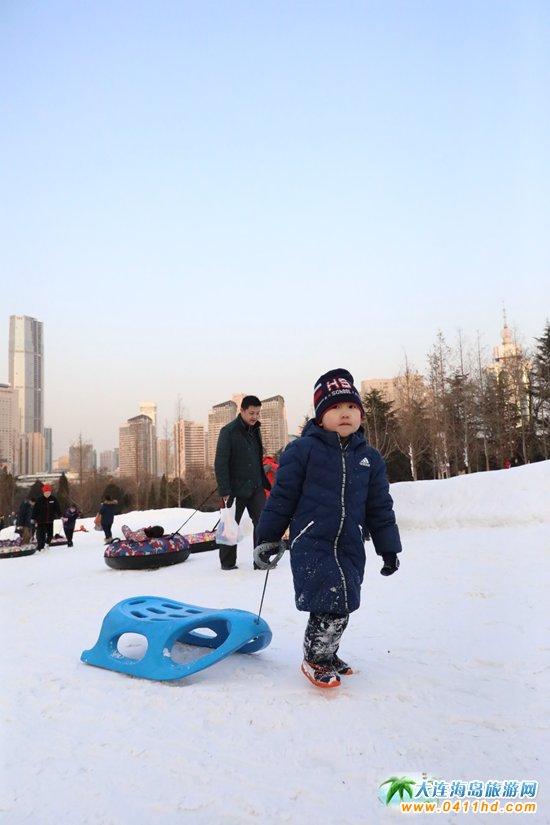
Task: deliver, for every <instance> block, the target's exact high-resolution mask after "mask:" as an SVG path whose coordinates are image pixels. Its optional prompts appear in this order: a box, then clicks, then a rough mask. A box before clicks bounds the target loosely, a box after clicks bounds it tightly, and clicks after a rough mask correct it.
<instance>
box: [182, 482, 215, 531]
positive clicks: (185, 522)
mask: <svg viewBox="0 0 550 825" xmlns="http://www.w3.org/2000/svg"><path fill="white" fill-rule="evenodd" d="M217 489H218V488H217V487H214V489H213V490H212V492H211V493H208V495H207V496H206V498H205V499H204V501H201V503H200V504H199V506H198V507H197V509H196V510H194V511H193V512H192V513H191V515H190V516H189V518H187V519H185V521H184V522H183V524H180V526H179V527H178V529H177V530H174V532H173V533H172V535H171V536H170V538H171V539H173V538H174V536H175V535H176V533H179V531H180V530H181V528H182V527H185V525H186V524H187V522H188V521H191V519H192V518H193V516H194V515H195V513H198V512H199V510H200V509H201V507H202V506H203V504H206V502H207V501H208V499H209V498H212V496H213V495H214V493H215V492H216V490H217ZM216 526H217V525H216Z"/></svg>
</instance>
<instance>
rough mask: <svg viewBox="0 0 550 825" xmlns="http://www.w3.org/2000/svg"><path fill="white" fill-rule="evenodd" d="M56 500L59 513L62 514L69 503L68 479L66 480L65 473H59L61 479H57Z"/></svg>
mask: <svg viewBox="0 0 550 825" xmlns="http://www.w3.org/2000/svg"><path fill="white" fill-rule="evenodd" d="M57 498H58V501H59V506H60V508H61V512H62V513H64V512H65V510H66V509H67V507H68V506H69V502H70V501H71V492H70V487H69V479H68V478H67V476H66V475H65V473H61V478H60V479H59V484H58V487H57Z"/></svg>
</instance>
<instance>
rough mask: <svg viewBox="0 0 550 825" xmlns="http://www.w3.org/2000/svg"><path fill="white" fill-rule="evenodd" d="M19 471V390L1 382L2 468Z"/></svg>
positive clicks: (0, 466)
mask: <svg viewBox="0 0 550 825" xmlns="http://www.w3.org/2000/svg"><path fill="white" fill-rule="evenodd" d="M2 467H6V469H7V471H8V473H12V474H13V475H17V473H18V472H19V404H18V400H17V390H14V389H13V388H12V387H10V385H9V384H0V469H1V468H2Z"/></svg>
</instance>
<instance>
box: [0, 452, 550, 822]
mask: <svg viewBox="0 0 550 825" xmlns="http://www.w3.org/2000/svg"><path fill="white" fill-rule="evenodd" d="M392 493H393V495H394V498H395V501H396V512H397V516H398V520H399V522H400V524H401V527H402V538H403V545H404V552H403V554H402V559H401V561H402V564H401V568H400V570H399V571H398V573H397V574H396V575H394V576H392V577H390V578H388V579H385V578H384V577H382V576H380V575H379V569H380V566H381V565H380V561H379V559H378V558H377V557H376V555H375V553H374V550H373V548H372V545H371V544H367V545H366V547H367V571H366V576H365V582H364V585H363V604H362V607H361V609H360V610H359V611H358V612H357V613H354V614H353V615H352V617H351V620H350V624H349V628H348V630H347V631H346V633H345V635H344V640H343V643H342V649H341V654H342V657H343V658H345V659H346V660H348V661H351V662H352V663H353V664H354V666H355V667H356V668H357V671H358V672H357V673H356V675H354V676H353V677H349V678H347V679H346V680H345V681H344V683H343V685H342V687H341V688H339V689H338V690H337V691H327V692H322V691H320V690H318V689H315V688H314V687H312V686H311V685H310V684H309V683H308V682H307V681H306V680H305V679H304V677H303V676H302V675H301V674H300V672H299V666H300V661H301V638H302V633H303V629H304V625H305V621H306V614H303V613H299V612H297V611H296V609H295V607H294V600H293V591H292V581H291V575H290V568H289V561H288V557H284V558H283V560H282V561H281V563H280V564H279V567H278V568H277V570H275V571H273V572H272V573H271V574H270V576H269V580H268V585H267V593H266V599H265V603H264V609H263V615H264V617H265V619H266V620H267V621H268V622H269V624H270V626H271V628H272V630H273V641H272V643H271V645H270V646H269V647H268V648H267V649H266V650H264V651H262V652H260V653H258V654H254V655H251V656H243V655H238V654H235V655H233V656H231V657H229V658H228V659H225V660H224V661H222V662H221V663H219V664H217V665H215V666H213V667H212V668H209V669H206V670H204V671H202V672H201V673H198V674H196V675H195V676H193V677H190V678H188V679H185V680H182V681H181V682H176V683H160V682H150V681H145V680H140V679H136V678H132V677H127V676H124V675H121V674H118V673H113V672H110V671H107V670H102V669H99V668H94V667H90V666H87V665H84V664H82V663H81V662H80V654H81V652H82V650H84V649H85V648H89V647H91V646H92V645H93V644H94V642H95V641H96V638H97V635H98V633H99V629H100V626H101V621H102V619H103V616H104V615H105V613H106V612H107V611H108V610H109V608H110V607H111V606H112V605H113V604H115V603H116V602H118V601H120V600H121V599H124V598H127V597H130V596H138V595H159V596H166V597H169V598H170V599H177V600H180V601H185V602H190V603H192V604H198V605H204V606H208V607H238V608H242V609H245V610H250V611H256V610H257V608H258V604H259V600H260V596H261V591H262V587H263V584H264V579H265V574H264V573H262V572H258V571H254V570H253V569H252V559H251V541H250V539H245V540H244V541H243V542H242V544H241V546H240V547H239V561H238V563H239V569H238V570H235V571H231V572H222V571H220V569H219V564H218V560H217V554H216V553H203V554H197V555H192V556H190V558H189V559H188V561H186V562H185V563H184V564H180V565H176V566H174V567H169V568H164V569H162V570H159V571H157V572H148V571H134V572H128V571H114V570H111V569H110V568H108V567H107V566H106V565H105V563H104V561H103V544H102V534H101V533H97V532H94V531H93V530H91V527H92V520H91V519H87V520H84V522H83V523H84V524H85V525H86V526H87V527H88V528H89V529H90V532H89V533H76V534H75V546H74V548H72V549H69V548H66V547H61V548H52V549H46V550H45V551H44V552H42V553H40V554H38V553H36V554H34V555H33V556H29V557H26V558H20V559H0V598H1V602H0V604H1V607H0V628H1V633H2V657H1V659H0V678H1V692H0V701H1V710H0V714H1V717H0V718H1V733H0V736H1V740H0V751H1V762H2V764H1V766H0V767H1V771H0V821H1V822H6V823H7V824H8V825H18V823H31V822H32V823H36V824H37V825H54V823H55V825H65V824H66V825H73V823H99V824H100V825H103V824H105V825H149V824H150V823H153V822H156V821H159V820H162V819H163V818H164V819H166V821H169V822H176V823H179V822H183V823H207V824H208V825H210V824H211V823H223V824H224V825H226V823H227V825H233V824H234V825H237V824H240V823H262V824H263V823H303V822H315V823H317V825H325V823H327V825H328V823H334V822H341V823H353V825H356V824H357V823H368V824H369V825H370V824H371V823H372V825H378V823H384V822H386V821H388V822H395V821H396V819H397V820H398V819H399V818H400V816H402V815H401V814H398V813H396V812H395V811H394V810H391V809H387V808H384V807H383V806H382V805H381V803H380V802H379V801H378V798H377V791H378V786H379V785H380V783H382V782H383V781H385V780H386V779H387V778H388V777H390V776H394V775H398V776H403V775H407V774H411V773H420V772H422V771H425V772H427V773H428V774H429V775H431V776H437V777H441V778H444V779H447V780H449V781H450V780H452V779H466V780H473V779H482V780H483V779H484V780H487V779H505V778H519V779H523V778H530V779H538V780H539V781H540V782H541V783H542V787H541V792H540V794H539V800H538V801H539V813H538V814H537V816H536V817H534V818H533V817H531V821H539V822H548V821H550V808H549V807H548V803H547V802H546V801H545V797H546V799H547V793H548V790H547V789H546V788H545V786H544V782H545V779H546V777H547V776H548V775H550V771H549V766H548V763H547V762H545V752H547V746H548V718H549V715H548V699H547V697H548V695H549V692H550V691H549V687H550V685H549V671H550V668H549V664H548V651H549V649H550V643H549V641H548V639H549V633H548V607H547V605H548V598H547V597H548V584H549V574H548V556H549V552H550V512H549V501H550V462H545V463H543V464H538V465H533V466H530V467H522V468H519V469H512V470H507V471H500V472H493V473H485V474H479V475H476V476H470V477H462V478H458V479H452V480H449V481H440V482H419V483H417V484H398V485H394V487H393V489H392ZM187 515H190V512H187V513H186V511H183V510H157V511H152V512H145V513H139V512H138V513H132V514H127V515H124V516H120V517H118V518H117V519H116V521H115V530H114V534H115V535H121V533H120V527H121V525H122V524H123V523H128V524H129V525H130V526H131V527H133V528H137V527H140V526H143V525H146V524H150V523H158V524H162V525H163V526H164V527H165V529H166V530H174V529H175V528H177V527H178V526H179V524H181V522H182V521H184V519H185V518H186V516H187ZM215 520H216V516H215V514H211V513H210V514H208V513H204V514H202V513H198V514H196V515H195V516H193V518H192V519H191V521H190V522H189V524H188V525H186V527H185V528H184V531H183V532H187V531H189V532H195V531H199V530H203V529H207V528H209V527H211V526H212V525H213V524H214V522H215ZM79 523H80V522H79ZM12 532H13V530H11V529H9V530H4V531H3V532H2V538H6V537H7V536H9V535H10V534H11V533H12ZM132 644H133V645H134V650H139V643H138V641H137V640H135V639H134V641H133V642H132ZM128 650H131V648H130V647H128ZM185 653H186V651H185V649H182V650H181V651H180V654H181V655H182V656H183V655H185ZM327 693H328V695H327ZM462 818H464V817H462ZM458 819H461V817H460V816H459V817H456V816H453V815H450V814H441V815H440V816H438V817H437V820H438V821H439V822H456V821H458ZM416 821H419V818H418V817H417V818H416ZM475 821H476V822H478V823H479V822H492V821H494V816H491V815H489V814H485V815H483V814H478V815H477V816H476V817H475Z"/></svg>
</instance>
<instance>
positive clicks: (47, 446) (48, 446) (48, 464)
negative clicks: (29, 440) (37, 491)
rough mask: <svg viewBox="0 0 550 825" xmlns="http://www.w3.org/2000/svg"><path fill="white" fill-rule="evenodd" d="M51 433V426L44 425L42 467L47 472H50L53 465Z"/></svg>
mask: <svg viewBox="0 0 550 825" xmlns="http://www.w3.org/2000/svg"><path fill="white" fill-rule="evenodd" d="M52 441H53V435H52V428H51V427H44V465H45V466H44V469H45V470H46V472H47V473H51V472H52V467H53V444H52Z"/></svg>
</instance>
